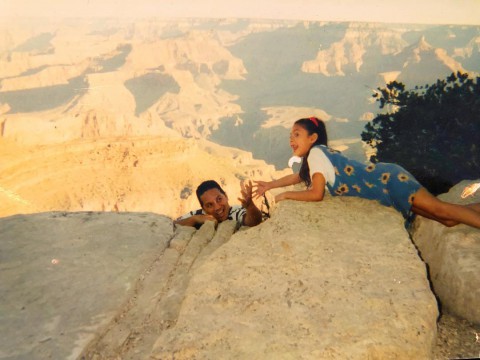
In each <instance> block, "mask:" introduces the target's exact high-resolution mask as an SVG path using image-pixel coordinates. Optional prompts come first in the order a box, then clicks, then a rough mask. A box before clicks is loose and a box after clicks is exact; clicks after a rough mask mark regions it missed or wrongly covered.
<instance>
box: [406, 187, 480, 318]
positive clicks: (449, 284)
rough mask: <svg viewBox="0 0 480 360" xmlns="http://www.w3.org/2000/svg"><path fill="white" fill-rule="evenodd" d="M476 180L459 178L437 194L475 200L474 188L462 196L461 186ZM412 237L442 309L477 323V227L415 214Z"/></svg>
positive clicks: (479, 261) (455, 199)
mask: <svg viewBox="0 0 480 360" xmlns="http://www.w3.org/2000/svg"><path fill="white" fill-rule="evenodd" d="M475 182H477V183H478V182H480V179H477V180H476V181H462V182H460V183H458V184H457V185H455V186H454V187H452V188H451V189H450V191H449V192H448V193H446V194H441V195H439V198H440V199H442V200H445V201H448V202H451V203H456V204H469V203H479V202H480V195H479V194H478V192H477V193H476V194H473V195H472V196H470V197H468V198H466V199H462V198H461V193H462V191H463V189H464V188H465V187H466V186H467V185H469V184H472V183H475ZM413 240H414V242H415V245H416V246H417V247H418V249H419V250H420V254H421V256H422V258H423V259H424V260H425V262H426V263H427V264H428V268H429V272H430V279H431V281H432V285H433V289H434V291H435V293H436V294H437V296H438V298H439V300H440V302H441V304H442V309H444V310H445V311H447V312H450V313H453V314H455V315H457V316H459V317H461V318H464V319H467V320H469V321H471V322H474V323H477V324H480V277H479V276H478V274H479V272H480V265H479V264H480V231H479V230H478V229H475V228H472V227H469V226H467V225H457V226H454V227H451V228H448V227H445V226H443V225H441V224H439V223H437V222H436V221H432V220H428V219H426V218H421V217H418V218H417V219H416V220H415V229H414V232H413Z"/></svg>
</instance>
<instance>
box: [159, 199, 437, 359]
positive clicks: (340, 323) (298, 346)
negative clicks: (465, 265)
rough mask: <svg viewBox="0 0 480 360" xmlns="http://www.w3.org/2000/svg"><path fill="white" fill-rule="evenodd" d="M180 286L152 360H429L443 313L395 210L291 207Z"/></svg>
mask: <svg viewBox="0 0 480 360" xmlns="http://www.w3.org/2000/svg"><path fill="white" fill-rule="evenodd" d="M197 265H198V266H195V267H194V268H195V270H194V271H193V272H190V273H189V274H188V275H185V276H188V277H189V281H188V283H187V282H186V281H185V282H183V284H184V285H182V286H181V290H180V289H177V290H176V291H175V292H173V293H172V294H171V296H173V295H174V294H176V295H179V294H181V295H180V296H179V297H178V300H176V302H175V303H176V304H177V306H178V308H177V309H175V314H173V313H172V316H171V317H170V318H169V324H168V326H167V327H164V329H163V330H162V331H161V334H160V336H159V337H158V339H157V341H156V342H155V344H154V348H153V351H152V353H151V356H152V357H153V358H154V359H428V358H430V357H431V353H432V348H433V345H434V342H435V336H436V319H437V316H438V309H437V303H436V300H435V297H434V295H433V293H432V292H431V290H430V285H429V283H428V280H427V274H426V267H425V264H424V263H423V262H422V261H421V259H420V258H419V256H418V253H417V251H416V249H415V247H414V245H413V244H412V243H411V240H410V239H409V236H408V234H407V232H406V231H405V229H404V228H403V218H402V217H401V216H400V215H399V214H398V213H397V212H396V211H394V210H393V209H389V208H385V207H382V206H380V205H378V204H377V203H375V202H373V201H368V200H362V199H353V198H350V199H340V198H335V199H332V198H327V199H325V201H323V202H321V203H302V202H292V201H285V202H282V203H280V204H279V205H278V207H277V208H276V209H275V212H274V214H273V217H272V218H271V219H269V220H268V221H266V222H265V223H263V224H261V225H259V226H257V227H254V228H251V229H248V230H246V231H240V232H238V233H236V234H234V235H233V236H232V237H231V239H230V241H228V242H227V243H226V244H224V245H223V246H221V247H220V248H218V249H217V250H216V251H215V252H213V253H212V254H211V255H210V256H209V257H206V258H203V260H202V262H201V263H200V264H197Z"/></svg>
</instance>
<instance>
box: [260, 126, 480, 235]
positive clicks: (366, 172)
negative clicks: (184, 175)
mask: <svg viewBox="0 0 480 360" xmlns="http://www.w3.org/2000/svg"><path fill="white" fill-rule="evenodd" d="M290 147H291V148H292V150H293V154H294V155H296V156H299V157H301V158H303V161H302V165H301V167H300V171H299V173H295V174H291V175H287V176H284V177H283V178H280V179H278V180H273V181H268V182H267V181H255V184H256V185H255V186H254V187H255V190H254V195H255V196H256V197H259V196H262V195H263V194H264V193H265V192H266V191H268V190H270V189H274V188H278V187H284V186H289V185H294V184H298V183H300V182H302V181H303V182H304V183H305V185H307V189H306V190H303V191H286V192H283V193H280V194H278V195H277V196H276V197H275V200H276V201H281V200H285V199H290V200H301V201H321V200H322V199H323V196H324V194H325V187H327V188H328V190H329V192H330V193H331V194H332V195H334V196H336V195H340V196H358V197H361V198H365V199H373V200H377V201H378V202H380V203H381V204H382V205H385V206H393V207H394V208H395V209H397V210H398V211H399V212H401V213H402V215H403V216H404V218H405V219H406V220H407V222H406V225H408V224H409V222H410V221H411V220H413V217H414V214H418V215H422V216H424V217H427V218H429V219H432V220H436V221H438V222H440V223H442V224H444V225H446V226H454V225H457V224H460V223H462V224H466V225H470V226H473V227H476V228H479V229H480V203H477V204H470V205H456V204H451V203H447V202H444V201H442V200H440V199H438V198H436V197H435V196H433V195H432V194H430V193H429V192H428V190H426V189H425V188H424V187H422V186H421V185H420V184H419V183H418V181H417V180H416V179H415V178H414V177H413V176H412V175H411V174H410V173H409V172H408V171H406V170H405V169H403V168H402V167H400V166H399V165H396V164H390V163H377V164H363V163H361V162H359V161H355V160H351V159H348V158H347V157H345V156H343V155H342V154H341V153H340V152H338V151H335V150H332V149H330V148H328V147H327V131H326V128H325V124H324V122H323V121H322V120H320V119H318V118H315V117H311V118H305V119H300V120H297V121H296V122H295V123H294V125H293V127H292V130H291V132H290Z"/></svg>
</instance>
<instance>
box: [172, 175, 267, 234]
mask: <svg viewBox="0 0 480 360" xmlns="http://www.w3.org/2000/svg"><path fill="white" fill-rule="evenodd" d="M240 188H241V194H242V197H241V198H238V200H239V201H240V202H241V204H242V205H241V206H240V205H233V206H230V205H229V203H228V196H227V194H226V193H225V191H223V189H222V188H221V187H220V185H219V184H218V183H217V182H216V181H214V180H207V181H204V182H202V183H201V184H200V185H199V186H198V187H197V190H196V193H197V198H198V201H199V203H200V206H201V207H202V208H201V209H198V210H196V211H190V212H189V213H187V214H185V215H183V216H180V217H179V218H178V219H176V220H175V221H174V224H175V225H183V226H194V227H195V228H197V229H198V228H200V226H202V225H203V223H204V222H205V221H215V222H216V223H220V222H222V221H225V220H236V221H237V223H238V224H239V225H244V226H255V225H258V224H260V223H261V222H262V212H261V211H260V210H259V209H258V208H257V206H256V205H255V203H254V202H253V199H252V182H251V181H249V182H248V183H245V182H243V181H242V182H241V183H240Z"/></svg>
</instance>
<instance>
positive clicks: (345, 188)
mask: <svg viewBox="0 0 480 360" xmlns="http://www.w3.org/2000/svg"><path fill="white" fill-rule="evenodd" d="M349 191H350V190H349V188H348V185H347V184H340V186H339V187H338V188H337V190H335V193H336V194H337V195H344V194H347V193H348V192H349Z"/></svg>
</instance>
